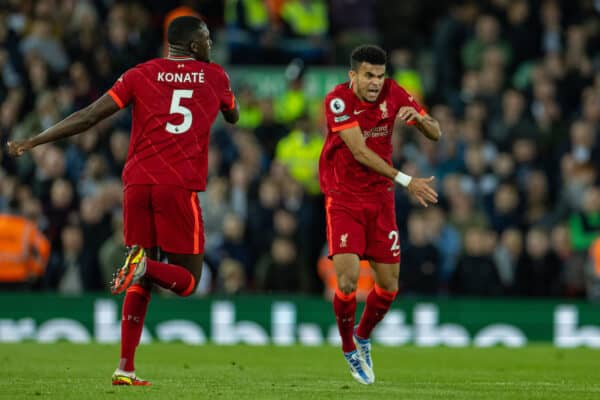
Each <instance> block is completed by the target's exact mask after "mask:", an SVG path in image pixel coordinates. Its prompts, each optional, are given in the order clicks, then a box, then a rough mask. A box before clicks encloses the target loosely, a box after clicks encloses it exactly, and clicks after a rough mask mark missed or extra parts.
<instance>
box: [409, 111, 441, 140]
mask: <svg viewBox="0 0 600 400" xmlns="http://www.w3.org/2000/svg"><path fill="white" fill-rule="evenodd" d="M398 118H400V119H402V120H403V121H405V122H406V123H413V124H414V125H415V126H416V127H417V129H418V130H419V131H421V133H422V134H423V135H425V136H426V137H427V138H428V139H431V140H440V138H441V137H442V130H441V129H440V124H439V122H437V120H436V119H435V118H433V117H431V116H430V115H429V114H420V113H419V112H418V111H417V110H416V109H414V108H413V107H410V106H404V107H400V110H398Z"/></svg>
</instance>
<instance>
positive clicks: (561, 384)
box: [0, 343, 600, 400]
mask: <svg viewBox="0 0 600 400" xmlns="http://www.w3.org/2000/svg"><path fill="white" fill-rule="evenodd" d="M117 358H118V347H117V346H115V345H96V344H93V345H74V344H67V343H59V344H44V345H42V344H34V343H24V344H0V398H1V399H11V400H18V399H65V400H66V399H78V400H79V399H115V400H117V399H119V400H120V399H176V400H182V399H194V400H196V399H236V400H241V399H260V400H262V399H310V400H317V399H319V400H320V399H344V400H346V399H371V398H372V399H461V400H464V399H544V400H547V399H561V400H562V399H598V398H600V379H599V374H598V361H599V359H600V352H598V351H594V350H589V349H573V350H561V349H556V348H552V347H550V346H542V345H533V346H529V347H526V348H521V349H506V348H491V349H476V348H461V349H450V348H417V347H398V348H389V347H380V346H375V347H374V349H373V361H374V364H375V373H376V376H377V381H376V382H375V384H374V385H371V386H363V385H360V384H358V383H356V382H355V381H354V380H353V379H352V377H351V376H350V373H349V372H348V371H347V368H346V365H345V362H344V360H343V358H342V354H341V352H340V350H339V349H337V348H335V347H330V346H325V347H299V346H293V347H250V346H232V347H220V346H214V345H206V346H186V345H183V344H149V345H142V346H141V347H140V348H139V350H138V357H137V360H136V361H137V362H136V367H137V370H138V373H139V374H140V375H141V376H142V377H144V378H146V379H150V380H151V381H152V382H153V384H154V386H152V387H150V388H142V387H113V386H111V385H110V376H111V373H112V371H113V369H114V368H115V364H116V362H117Z"/></svg>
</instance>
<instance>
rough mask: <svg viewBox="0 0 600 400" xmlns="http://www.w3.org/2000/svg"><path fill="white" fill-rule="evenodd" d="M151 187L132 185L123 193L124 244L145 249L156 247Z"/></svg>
mask: <svg viewBox="0 0 600 400" xmlns="http://www.w3.org/2000/svg"><path fill="white" fill-rule="evenodd" d="M151 189H152V186H150V185H132V186H128V187H127V188H125V190H124V191H123V233H124V236H125V244H126V245H127V246H133V245H134V244H137V245H139V246H142V247H144V248H146V249H149V248H152V247H154V246H156V232H155V229H154V211H153V209H152V190H151Z"/></svg>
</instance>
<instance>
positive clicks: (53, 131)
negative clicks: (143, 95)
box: [6, 94, 119, 157]
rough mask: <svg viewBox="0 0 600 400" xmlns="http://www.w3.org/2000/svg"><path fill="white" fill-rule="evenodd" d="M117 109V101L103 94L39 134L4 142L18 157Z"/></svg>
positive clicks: (90, 124) (73, 132) (73, 133)
mask: <svg viewBox="0 0 600 400" xmlns="http://www.w3.org/2000/svg"><path fill="white" fill-rule="evenodd" d="M117 111H119V106H118V105H117V103H115V101H114V100H113V99H112V98H111V97H110V96H109V95H107V94H105V95H103V96H102V97H100V98H99V99H98V100H96V101H95V102H93V103H92V104H90V105H89V106H87V107H85V108H83V109H81V110H79V111H76V112H74V113H73V114H71V115H69V116H68V117H67V118H65V119H63V120H62V121H60V122H59V123H57V124H56V125H53V126H51V127H50V128H48V129H46V130H45V131H44V132H42V133H40V134H39V135H36V136H33V137H31V138H28V139H25V140H13V141H10V142H8V143H7V144H6V146H7V147H8V153H9V154H10V155H11V156H13V157H18V156H20V155H22V154H23V153H24V152H26V151H27V150H30V149H32V148H34V147H35V146H38V145H40V144H44V143H48V142H54V141H56V140H59V139H63V138H66V137H69V136H73V135H76V134H78V133H81V132H84V131H86V130H88V129H89V128H91V127H92V126H94V125H96V124H97V123H98V122H99V121H101V120H103V119H104V118H106V117H108V116H110V115H112V114H114V113H115V112H117Z"/></svg>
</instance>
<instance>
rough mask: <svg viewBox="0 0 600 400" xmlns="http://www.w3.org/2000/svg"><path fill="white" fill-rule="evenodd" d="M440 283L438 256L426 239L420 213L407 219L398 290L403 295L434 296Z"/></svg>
mask: <svg viewBox="0 0 600 400" xmlns="http://www.w3.org/2000/svg"><path fill="white" fill-rule="evenodd" d="M439 281H440V254H439V252H438V250H437V248H436V247H435V246H434V245H433V244H432V243H431V238H430V237H428V229H427V225H426V220H425V218H424V216H423V214H422V213H412V214H411V215H410V217H409V218H408V243H406V244H403V246H402V266H401V268H400V285H399V287H400V290H401V291H402V292H403V293H404V294H423V295H434V294H436V293H437V292H438V288H439Z"/></svg>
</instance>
